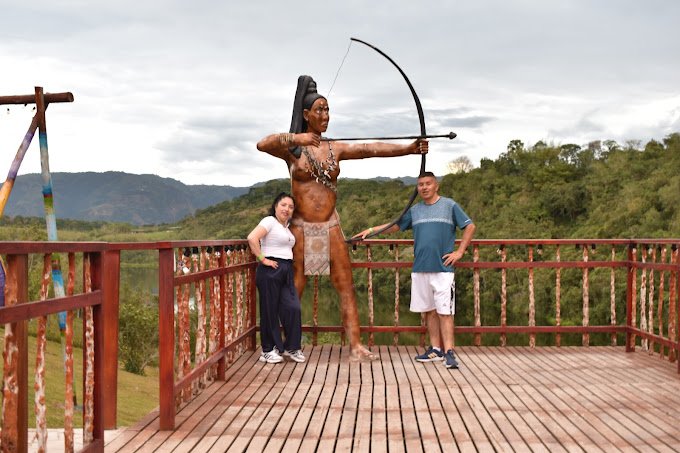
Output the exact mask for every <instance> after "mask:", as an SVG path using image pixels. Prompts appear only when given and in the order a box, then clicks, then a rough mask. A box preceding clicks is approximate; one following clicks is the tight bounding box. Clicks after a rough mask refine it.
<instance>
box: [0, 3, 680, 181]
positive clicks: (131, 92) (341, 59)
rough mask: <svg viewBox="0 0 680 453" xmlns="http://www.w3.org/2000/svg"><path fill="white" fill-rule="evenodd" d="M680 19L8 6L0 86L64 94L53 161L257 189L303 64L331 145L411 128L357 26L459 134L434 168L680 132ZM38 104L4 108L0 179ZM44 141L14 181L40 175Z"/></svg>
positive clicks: (413, 164) (505, 11) (388, 76)
mask: <svg viewBox="0 0 680 453" xmlns="http://www.w3.org/2000/svg"><path fill="white" fill-rule="evenodd" d="M679 19H680V2H677V1H673V0H646V1H644V2H641V1H638V0H635V1H633V0H554V1H545V0H521V1H520V0H476V1H454V0H448V1H443V0H442V1H437V0H430V1H413V0H393V1H381V0H374V1H370V2H369V1H356V0H345V1H342V2H322V1H318V2H307V1H291V0H288V1H275V0H261V1H259V0H255V1H250V2H241V1H239V2H236V1H232V2H217V1H205V0H192V1H179V0H177V1H174V0H167V1H160V0H146V1H143V2H142V1H134V2H133V1H129V0H117V1H115V2H92V1H84V0H60V1H59V2H54V1H33V0H11V1H7V0H0V95H19V94H32V93H34V87H35V86H42V87H43V88H44V91H45V92H47V93H57V92H66V91H69V92H72V93H73V95H74V98H75V101H74V102H73V103H63V104H51V105H50V107H49V108H48V110H47V136H48V146H49V166H50V170H51V171H52V172H83V171H94V172H105V171H124V172H128V173H135V174H157V175H160V176H163V177H169V178H174V179H177V180H180V181H182V182H184V183H185V184H211V185H231V186H250V185H252V184H255V183H258V182H262V181H267V180H270V179H274V178H287V177H288V172H287V169H286V165H285V163H284V162H283V161H282V160H280V159H277V158H275V157H272V156H270V155H268V154H265V153H262V152H259V151H258V150H257V148H256V146H255V145H256V143H257V141H258V140H260V139H261V138H263V137H265V136H267V135H269V134H272V133H279V132H287V131H288V128H289V127H290V118H291V112H292V110H291V109H292V104H293V97H294V94H295V88H296V83H297V78H298V76H299V75H301V74H308V75H311V76H312V77H313V78H314V79H315V80H316V82H317V85H318V89H319V92H320V93H321V94H323V95H327V96H328V100H329V105H330V109H331V112H330V114H331V119H330V125H329V129H328V131H327V134H326V135H327V136H329V137H334V138H337V137H375V136H399V135H417V134H418V133H419V132H420V128H419V123H418V119H417V114H416V109H415V104H414V101H413V98H412V96H411V94H410V92H409V90H408V87H407V85H406V83H405V82H404V80H403V78H402V77H401V75H400V74H399V73H398V71H397V70H396V69H395V68H394V67H393V66H392V65H391V64H390V63H389V62H388V61H387V60H386V59H385V58H383V57H382V56H380V55H379V54H378V53H376V52H375V51H374V50H372V49H370V48H368V47H366V46H363V45H361V44H358V43H354V44H352V45H351V46H350V37H356V38H359V39H361V40H364V41H367V42H369V43H371V44H372V45H374V46H376V47H378V48H380V49H381V50H382V51H383V52H385V53H386V54H388V55H389V56H390V57H391V58H392V59H393V60H394V61H396V62H397V64H399V66H400V67H401V68H402V69H403V71H404V72H405V73H406V75H407V76H408V78H409V79H410V81H411V83H412V84H413V86H414V88H415V90H416V92H417V93H418V96H419V97H420V101H421V103H422V106H423V110H424V114H425V122H426V126H427V132H428V133H431V134H445V133H448V132H449V131H453V132H455V133H456V134H457V135H458V137H457V138H456V139H455V140H447V139H433V140H431V142H430V152H429V154H428V156H427V169H428V170H430V171H433V172H435V173H436V174H438V175H441V174H444V173H445V172H446V171H447V164H448V163H449V162H451V161H452V160H454V159H456V158H459V157H463V156H465V157H468V158H469V159H470V161H472V163H473V165H475V166H476V165H478V164H479V161H480V159H482V158H489V159H496V158H497V157H498V156H499V155H500V154H502V153H504V152H506V150H507V145H508V143H509V142H510V141H511V140H515V139H518V140H521V141H522V142H524V143H525V145H528V146H531V145H533V144H534V143H536V142H537V141H539V140H540V141H544V142H546V143H549V144H555V145H561V144H577V145H581V146H584V145H587V144H588V143H589V142H591V141H594V140H615V141H617V142H619V143H620V144H625V143H627V142H628V141H630V140H639V141H640V142H641V143H643V144H644V143H646V142H647V141H649V140H651V139H655V140H662V139H663V138H664V137H665V136H667V135H668V134H670V133H672V132H680V83H679V80H680V79H679V77H680V57H679V56H680V27H679V26H678V23H679ZM334 80H335V83H334V84H333V81H334ZM331 85H332V90H331ZM329 90H330V93H329ZM33 114H34V112H33V111H32V106H31V105H28V106H23V105H20V106H0V181H4V179H2V178H3V176H4V175H6V174H7V172H8V171H9V168H10V165H11V163H12V161H13V159H14V156H15V154H16V152H17V149H18V147H19V144H20V143H21V140H22V138H23V136H24V134H25V133H26V130H27V129H28V126H29V124H30V121H31V118H32V116H33ZM37 141H38V140H37V135H36V138H35V139H34V143H33V144H32V145H31V147H30V149H29V150H28V152H27V154H26V156H25V158H24V161H23V163H22V166H21V169H20V171H19V174H25V173H39V172H40V153H39V148H38V143H37ZM419 163H420V158H419V157H418V156H403V157H398V158H373V159H362V160H356V161H344V162H342V163H341V177H348V178H372V177H376V176H387V177H399V176H416V174H417V172H418V169H419ZM57 191H58V188H55V193H56V192H57Z"/></svg>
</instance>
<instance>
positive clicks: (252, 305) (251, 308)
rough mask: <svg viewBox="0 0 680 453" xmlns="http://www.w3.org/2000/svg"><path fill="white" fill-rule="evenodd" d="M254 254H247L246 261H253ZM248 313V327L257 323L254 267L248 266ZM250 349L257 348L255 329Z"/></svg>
mask: <svg viewBox="0 0 680 453" xmlns="http://www.w3.org/2000/svg"><path fill="white" fill-rule="evenodd" d="M249 250H250V249H249ZM254 259H255V255H253V254H252V253H250V254H249V255H248V261H253V260H254ZM247 273H248V276H249V277H248V299H249V300H248V314H249V315H250V322H249V325H248V328H250V327H253V326H256V325H257V285H256V284H255V268H254V267H253V266H249V267H248V270H247ZM250 349H251V350H253V351H254V350H255V349H257V331H253V333H252V336H251V339H250Z"/></svg>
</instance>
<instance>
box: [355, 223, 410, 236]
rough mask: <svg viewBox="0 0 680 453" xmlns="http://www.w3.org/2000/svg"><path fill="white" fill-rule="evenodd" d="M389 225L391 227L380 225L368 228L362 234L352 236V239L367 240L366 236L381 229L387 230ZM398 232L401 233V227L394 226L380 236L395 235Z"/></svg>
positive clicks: (384, 224) (385, 224)
mask: <svg viewBox="0 0 680 453" xmlns="http://www.w3.org/2000/svg"><path fill="white" fill-rule="evenodd" d="M387 225H389V223H383V224H382V225H378V226H376V227H370V228H366V229H365V230H364V231H362V232H361V233H357V234H355V235H354V236H352V239H366V236H368V235H369V234H373V232H374V231H380V230H381V229H383V228H385V227H386V226H387ZM397 231H399V225H397V224H394V225H392V226H391V227H389V228H388V229H386V230H385V231H383V232H382V233H380V234H390V233H395V232H397Z"/></svg>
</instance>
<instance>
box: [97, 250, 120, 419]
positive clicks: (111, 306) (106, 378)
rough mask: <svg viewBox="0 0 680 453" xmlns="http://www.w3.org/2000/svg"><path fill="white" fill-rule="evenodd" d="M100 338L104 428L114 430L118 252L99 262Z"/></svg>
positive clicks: (118, 283) (109, 251)
mask: <svg viewBox="0 0 680 453" xmlns="http://www.w3.org/2000/svg"><path fill="white" fill-rule="evenodd" d="M101 285H102V293H103V294H102V297H103V298H104V303H103V306H102V310H103V317H104V324H102V325H101V326H99V329H100V331H101V333H102V336H103V341H104V344H103V348H104V356H103V364H102V366H103V373H104V375H103V382H102V386H103V398H104V400H103V401H102V405H103V417H104V419H103V423H104V429H116V427H117V420H116V417H117V398H118V316H119V307H120V300H119V297H120V250H107V251H105V252H104V255H103V260H102V282H101Z"/></svg>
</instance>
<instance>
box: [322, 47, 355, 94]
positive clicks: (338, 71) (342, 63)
mask: <svg viewBox="0 0 680 453" xmlns="http://www.w3.org/2000/svg"><path fill="white" fill-rule="evenodd" d="M351 47H352V40H351V39H350V40H349V46H347V52H345V56H344V57H342V61H341V62H340V66H339V67H338V70H337V71H336V73H335V77H334V78H333V83H332V84H331V88H330V89H329V90H328V95H326V99H328V98H330V97H331V91H333V87H334V86H335V81H336V80H338V76H339V75H340V70H341V69H342V65H344V64H345V60H346V59H347V55H349V49H350V48H351Z"/></svg>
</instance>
